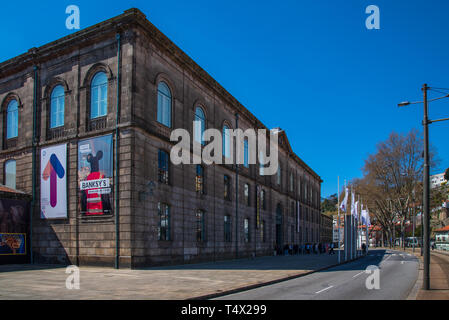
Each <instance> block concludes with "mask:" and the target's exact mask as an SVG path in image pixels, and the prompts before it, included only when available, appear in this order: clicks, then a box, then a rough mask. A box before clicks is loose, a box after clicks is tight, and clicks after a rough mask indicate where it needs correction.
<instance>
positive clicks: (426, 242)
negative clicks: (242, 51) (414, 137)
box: [398, 84, 449, 290]
mask: <svg viewBox="0 0 449 320" xmlns="http://www.w3.org/2000/svg"><path fill="white" fill-rule="evenodd" d="M429 89H431V88H430V87H428V86H427V84H424V85H423V87H422V91H423V95H424V100H423V101H419V102H409V101H406V102H401V103H399V104H398V107H404V106H408V105H410V104H416V103H423V104H424V118H423V123H422V124H423V126H424V176H423V210H422V211H423V212H422V219H423V224H422V228H423V253H424V279H423V288H424V289H425V290H429V289H430V210H429V201H430V197H429V189H430V186H429V124H431V123H433V122H439V121H446V120H449V118H444V119H438V120H429V116H428V103H429V102H430V101H435V100H439V99H443V98H449V94H447V95H445V96H442V97H439V98H435V99H432V100H430V101H429V100H428V99H427V91H428V90H429Z"/></svg>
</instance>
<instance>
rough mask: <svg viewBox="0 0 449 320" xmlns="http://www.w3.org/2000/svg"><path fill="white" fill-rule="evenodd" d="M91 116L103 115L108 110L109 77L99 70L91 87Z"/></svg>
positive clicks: (93, 117)
mask: <svg viewBox="0 0 449 320" xmlns="http://www.w3.org/2000/svg"><path fill="white" fill-rule="evenodd" d="M90 94H91V100H90V118H91V119H95V118H99V117H103V116H105V115H106V114H107V112H108V77H107V76H106V73H104V72H98V73H97V74H95V76H94V77H93V79H92V82H91V88H90Z"/></svg>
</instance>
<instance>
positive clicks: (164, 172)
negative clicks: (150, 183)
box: [158, 150, 169, 184]
mask: <svg viewBox="0 0 449 320" xmlns="http://www.w3.org/2000/svg"><path fill="white" fill-rule="evenodd" d="M168 161H169V160H168V153H167V152H165V151H163V150H159V153H158V176H159V177H158V178H159V182H161V183H164V184H168V183H169V179H168V178H169V176H168Z"/></svg>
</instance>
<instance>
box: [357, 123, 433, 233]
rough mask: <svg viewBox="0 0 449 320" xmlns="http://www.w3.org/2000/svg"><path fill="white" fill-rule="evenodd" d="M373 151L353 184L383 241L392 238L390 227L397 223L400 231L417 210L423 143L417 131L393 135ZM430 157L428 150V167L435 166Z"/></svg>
mask: <svg viewBox="0 0 449 320" xmlns="http://www.w3.org/2000/svg"><path fill="white" fill-rule="evenodd" d="M376 149H377V150H376V152H375V153H374V154H371V155H369V156H368V158H367V159H366V160H365V165H364V167H363V174H364V177H363V179H357V180H355V181H354V182H353V184H354V185H355V188H356V192H357V193H359V194H361V195H362V197H363V199H364V202H365V203H366V204H367V205H368V207H369V208H370V212H371V213H373V214H374V216H375V217H376V220H377V222H378V223H379V224H380V225H381V226H382V229H383V230H384V232H385V233H386V234H385V235H386V236H387V238H388V239H394V237H395V227H394V224H395V223H396V222H397V221H399V222H400V223H401V230H403V228H404V223H405V221H406V219H407V218H409V217H410V212H411V210H412V209H413V210H415V211H416V208H417V207H421V202H422V199H421V194H422V183H421V181H422V178H423V168H424V163H423V157H422V154H423V150H424V148H423V140H422V138H421V137H420V135H419V133H418V131H417V130H412V131H410V132H409V133H407V134H398V133H395V132H393V133H391V134H390V136H389V138H388V139H387V140H386V141H383V142H380V143H379V144H378V145H377V148H376ZM434 155H435V152H434V151H433V150H432V152H431V153H430V155H429V156H430V159H431V164H434V163H435V161H434V160H433V159H434Z"/></svg>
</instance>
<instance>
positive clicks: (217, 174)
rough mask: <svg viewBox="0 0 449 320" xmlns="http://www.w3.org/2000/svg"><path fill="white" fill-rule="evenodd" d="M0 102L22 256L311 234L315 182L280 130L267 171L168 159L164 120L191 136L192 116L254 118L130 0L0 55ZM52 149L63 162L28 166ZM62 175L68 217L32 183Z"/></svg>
mask: <svg viewBox="0 0 449 320" xmlns="http://www.w3.org/2000/svg"><path fill="white" fill-rule="evenodd" d="M0 103H1V117H2V119H3V121H1V122H0V123H1V124H0V132H2V134H3V139H2V141H1V142H0V143H1V145H0V149H1V151H0V166H1V167H2V168H3V170H1V171H0V181H3V182H4V183H5V184H6V185H9V186H13V187H14V188H17V189H19V190H23V191H25V192H28V193H30V194H32V195H33V202H32V208H33V209H32V210H31V211H32V217H31V218H32V220H31V224H32V229H31V231H30V232H31V235H30V237H31V250H32V258H33V261H35V262H45V263H62V264H79V265H82V264H88V265H110V266H113V265H115V266H120V267H126V268H134V267H141V266H153V265H162V264H176V263H191V262H198V261H210V260H219V259H227V258H235V257H246V256H253V255H267V254H272V253H273V250H274V249H275V248H276V247H280V246H283V245H285V244H290V243H294V244H300V243H304V242H318V241H319V240H320V239H319V234H320V231H319V229H320V198H321V197H320V195H321V192H320V186H321V182H322V180H321V179H320V177H319V176H318V174H316V173H315V172H314V171H313V170H312V169H311V168H310V167H309V166H308V165H307V164H305V163H304V162H303V161H302V160H301V159H300V158H299V157H298V156H297V155H296V154H295V153H294V152H293V151H292V149H291V147H290V144H289V142H288V139H287V135H286V134H285V132H284V133H281V134H280V135H279V164H280V169H279V171H278V173H277V174H275V175H273V176H264V175H261V174H260V173H261V170H263V169H261V168H260V165H259V164H251V165H246V164H243V165H239V167H238V175H236V167H235V165H224V164H223V165H221V164H220V165H218V164H217V165H205V164H204V163H202V164H189V165H187V164H179V165H174V164H172V163H171V161H170V150H171V148H172V146H173V145H174V144H175V142H173V141H170V135H171V132H172V130H173V129H176V128H184V129H186V130H188V131H189V132H190V133H191V135H192V136H195V132H194V131H195V130H196V129H195V128H194V124H193V121H194V120H197V121H199V122H200V123H201V128H202V129H205V128H217V129H219V130H223V132H226V129H227V128H230V129H231V128H236V114H238V128H241V129H243V130H246V129H249V128H253V129H267V128H266V127H265V126H264V125H263V124H262V123H261V122H260V121H259V120H258V119H257V118H256V117H254V116H253V115H252V114H251V113H250V112H249V111H248V110H247V109H246V108H245V107H244V106H242V105H241V104H240V103H239V102H238V101H237V100H236V99H235V98H234V97H233V96H232V95H230V94H229V93H228V92H227V91H226V90H225V89H224V88H223V87H221V86H220V85H219V84H218V83H217V82H216V81H215V80H214V79H213V78H212V77H210V76H209V75H208V74H207V73H206V72H205V71H204V70H203V69H201V68H200V67H199V66H198V65H197V64H196V63H195V62H194V61H193V60H192V59H191V58H189V57H188V56H187V55H186V54H185V53H184V52H183V51H182V50H180V49H179V48H178V47H177V46H176V45H175V44H173V43H172V42H171V41H170V40H169V39H168V38H167V37H166V36H165V35H163V34H162V33H161V32H160V31H159V30H158V29H157V28H156V27H154V26H153V25H152V24H151V23H150V22H149V21H148V20H147V19H146V17H145V16H144V15H143V13H141V12H140V11H139V10H137V9H130V10H127V11H125V12H124V13H123V14H121V15H119V16H117V17H114V18H112V19H109V20H107V21H104V22H102V23H99V24H97V25H95V26H92V27H89V28H87V29H84V30H81V31H79V32H76V33H74V34H72V35H70V36H67V37H65V38H62V39H59V40H56V41H54V42H52V43H49V44H47V45H44V46H42V47H39V48H33V49H30V50H29V51H28V52H27V53H25V54H22V55H20V56H18V57H15V58H13V59H10V60H8V61H6V62H3V63H1V64H0ZM200 130H201V129H200ZM53 146H65V147H64V148H66V157H64V158H66V167H65V170H62V169H61V170H60V171H58V170H57V166H58V164H57V163H56V162H55V161H53V160H54V159H53V160H50V161H53V162H51V165H49V164H47V163H40V162H41V159H43V157H44V156H45V155H44V151H46V150H49V149H48V148H51V147H53ZM99 146H102V148H104V149H102V152H99V151H98V150H99V148H100V147H99ZM64 150H65V149H64ZM105 150H107V151H105ZM50 161H49V162H48V163H50ZM105 168H106V169H105ZM47 169H48V170H47ZM63 176H64V177H65V179H66V184H67V200H66V201H67V204H66V206H67V215H66V216H63V217H57V218H52V219H50V218H48V217H46V216H45V212H44V210H43V209H42V208H43V207H44V206H48V203H41V201H40V200H41V198H42V195H41V194H42V191H43V189H44V187H43V183H44V182H43V181H44V180H45V181H47V180H46V179H50V180H51V179H54V180H51V181H55V182H59V181H60V180H58V179H61V177H63ZM49 177H50V178H49ZM236 180H237V184H236ZM51 181H50V183H51ZM86 181H87V182H89V183H88V184H90V185H92V184H95V183H105V188H102V189H89V188H92V186H91V187H88V186H87V187H86V184H85V182H86ZM45 183H46V182H45ZM86 188H87V189H86ZM41 189H42V190H41ZM99 190H101V192H100V191H99ZM91 191H93V192H91ZM236 197H238V201H236ZM51 201H52V200H50V202H51ZM53 204H54V203H52V206H53Z"/></svg>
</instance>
